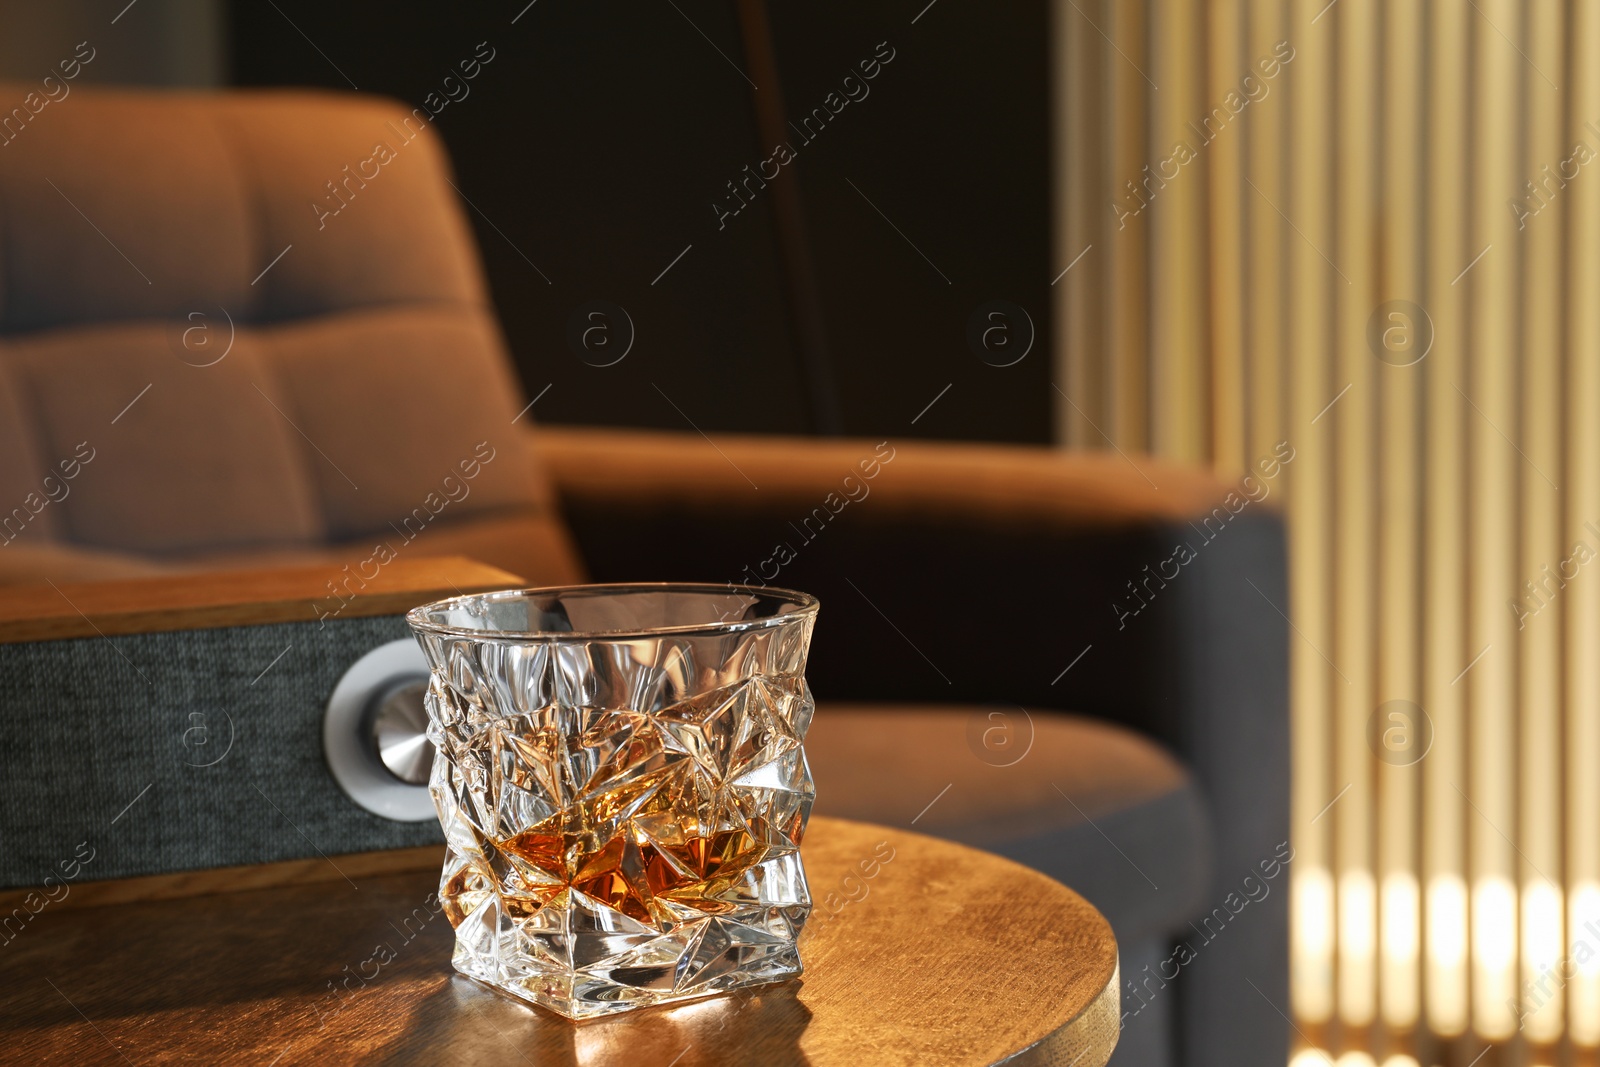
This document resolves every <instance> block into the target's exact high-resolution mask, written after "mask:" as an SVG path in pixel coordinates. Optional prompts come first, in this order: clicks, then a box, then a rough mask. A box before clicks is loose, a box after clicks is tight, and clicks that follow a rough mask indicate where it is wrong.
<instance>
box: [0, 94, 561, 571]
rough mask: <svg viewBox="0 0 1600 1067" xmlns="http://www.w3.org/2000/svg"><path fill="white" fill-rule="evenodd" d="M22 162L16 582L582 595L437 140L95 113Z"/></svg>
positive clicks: (7, 289)
mask: <svg viewBox="0 0 1600 1067" xmlns="http://www.w3.org/2000/svg"><path fill="white" fill-rule="evenodd" d="M14 95H18V96H20V95H21V93H20V92H19V93H17V94H14ZM378 146H384V151H383V152H381V153H379V152H378V151H377V149H378ZM3 152H4V155H3V157H0V449H3V450H4V455H5V456H6V463H5V464H3V465H0V494H4V495H3V496H0V528H3V530H4V536H3V537H0V580H4V581H27V580H38V579H41V578H52V579H54V578H61V577H79V576H91V575H93V576H102V575H104V576H110V575H113V574H131V573H140V572H150V571H159V570H160V569H163V568H167V567H175V566H186V567H192V566H215V565H228V564H235V563H237V564H240V565H247V564H257V563H261V562H270V561H277V560H281V561H284V562H305V561H308V560H314V559H328V560H329V561H331V562H335V563H338V564H342V563H344V562H351V561H354V560H359V559H362V558H364V557H366V556H369V555H371V554H372V552H373V549H374V546H375V544H376V543H377V542H379V541H382V542H384V543H386V544H388V545H389V546H390V547H391V548H392V549H394V550H395V551H397V552H413V553H415V552H430V553H437V552H443V551H466V552H469V553H470V554H472V555H475V556H477V557H479V558H481V559H483V560H485V561H486V562H490V563H494V564H497V565H499V566H502V567H505V568H506V569H508V570H511V571H513V572H515V573H519V574H522V575H523V576H525V577H527V578H528V579H529V580H530V581H536V582H564V581H572V580H576V579H579V578H581V576H582V575H581V570H580V568H579V566H578V563H577V560H576V557H575V555H574V553H573V551H572V548H571V545H570V542H569V540H568V538H567V535H566V532H565V529H564V527H563V525H562V524H561V522H560V520H559V518H558V517H557V516H556V515H555V512H554V506H553V497H552V494H551V493H550V490H549V487H548V484H547V481H546V479H545V478H544V476H543V475H542V473H541V471H540V469H539V466H538V464H537V462H536V461H535V459H534V457H533V454H532V450H531V448H532V446H531V442H530V440H529V437H528V435H527V434H526V433H524V432H522V428H521V427H520V426H515V425H513V419H514V418H515V417H516V416H517V413H518V411H519V409H520V408H521V407H522V401H521V399H520V397H519V393H518V389H517V386H516V383H515V380H514V378H513V376H512V375H511V372H510V368H509V362H508V360H507V359H506V355H505V352H504V345H503V342H502V340H501V338H500V333H499V328H498V326H497V324H496V322H495V318H494V314H493V311H492V309H491V308H490V307H489V305H488V299H487V296H486V294H485V290H484V283H483V279H482V278H481V276H480V272H479V268H478V264H477V257H476V253H475V250H474V249H473V247H472V243H471V238H470V234H469V231H468V229H467V227H466V225H465V222H464V220H463V218H462V215H461V211H460V208H459V206H458V205H457V202H456V198H455V194H454V193H453V191H452V190H451V189H450V186H449V185H448V184H447V183H446V181H445V179H446V177H447V164H446V162H445V159H444V156H443V154H442V152H441V151H440V149H439V146H438V143H437V135H436V134H435V133H434V132H433V131H432V130H431V128H430V127H428V126H427V125H426V124H425V123H422V122H419V121H418V120H416V119H415V118H413V117H411V115H410V114H409V113H408V112H406V111H405V110H404V109H403V108H401V107H400V106H398V105H395V104H391V103H387V102H384V101H376V100H373V99H370V98H362V97H350V96H333V95H322V94H310V93H235V94H227V95H221V96H189V95H182V94H161V95H157V94H147V93H116V92H103V91H92V90H86V89H85V90H78V91H76V92H74V94H73V96H72V100H71V104H70V105H68V106H59V107H52V108H49V109H48V110H47V111H46V112H43V113H41V114H40V116H39V117H38V118H37V119H36V120H35V121H33V122H31V123H29V124H28V126H27V127H26V129H25V131H24V133H23V134H22V135H21V136H19V137H18V138H17V139H16V140H15V141H14V142H12V143H10V144H7V145H6V146H5V148H4V149H3ZM380 157H381V158H382V159H386V160H387V161H386V162H378V161H377V160H378V159H379V158H380ZM368 161H372V162H368ZM347 167H348V168H349V169H348V170H347V169H346V168H347ZM330 183H333V185H330ZM334 185H336V186H337V196H336V193H335V191H334V188H333V186H334ZM335 209H337V211H335ZM280 253H282V257H281V258H277V257H279V254H280ZM275 259H276V260H277V261H276V262H274V260H275ZM269 265H270V269H268V267H269ZM186 330H187V331H188V333H187V334H186V333H185V331H186ZM224 352H225V353H226V354H225V355H223V353H224ZM213 359H216V362H214V363H212V360H213ZM203 364H211V365H203ZM479 442H487V444H486V445H484V446H482V447H481V448H480V447H479ZM75 455H79V456H91V457H92V458H90V459H89V460H88V462H86V463H83V464H81V466H80V467H79V468H78V469H77V470H76V471H75V475H76V476H75V477H73V478H72V479H71V480H70V481H69V480H65V479H64V478H63V477H62V473H63V472H62V471H61V470H59V469H58V468H59V467H60V465H61V464H62V463H63V462H71V461H72V460H73V458H74V456H75ZM486 456H489V457H492V458H491V459H489V460H488V461H487V462H484V461H483V460H484V458H485V457H486ZM464 463H465V464H467V465H468V468H467V469H469V470H472V471H473V472H474V477H472V478H470V479H467V478H465V477H464V476H463V470H462V465H463V464H464ZM47 477H48V478H49V479H50V480H49V481H48V482H47V481H46V478H47ZM418 531H421V534H420V536H419V535H418ZM24 546H32V549H33V550H32V551H29V552H23V551H22V550H23V548H24ZM8 553H9V554H10V555H9V556H8Z"/></svg>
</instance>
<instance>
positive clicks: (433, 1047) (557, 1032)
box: [375, 975, 811, 1067]
mask: <svg viewBox="0 0 1600 1067" xmlns="http://www.w3.org/2000/svg"><path fill="white" fill-rule="evenodd" d="M801 988H802V985H801V982H800V981H791V982H782V983H777V984H774V985H769V986H759V987H755V988H752V989H749V990H745V991H741V992H738V993H733V994H729V995H727V996H720V997H708V998H706V999H705V1000H697V1001H693V1002H691V1003H688V1004H679V1005H676V1006H674V1007H670V1008H641V1009H639V1010H637V1011H631V1012H625V1013H623V1014H621V1015H616V1016H611V1017H609V1018H604V1019H596V1020H594V1021H592V1022H585V1023H572V1022H569V1021H567V1020H566V1019H563V1018H561V1017H560V1016H558V1015H555V1014H554V1013H552V1012H547V1011H545V1010H543V1009H541V1008H535V1007H532V1006H529V1005H524V1004H523V1003H521V1002H520V1001H517V1000H514V999H513V998H511V997H508V996H504V995H502V994H499V993H495V992H492V991H490V990H489V989H488V988H486V987H485V986H482V985H480V984H478V983H477V982H474V981H472V980H471V979H469V978H463V977H461V976H459V975H455V976H452V977H451V978H450V979H449V980H447V981H445V982H442V983H441V984H440V985H439V986H438V988H437V989H435V990H434V991H433V992H432V993H429V994H428V995H427V996H426V997H425V998H423V1000H422V1001H421V1002H420V1003H417V1004H416V1005H415V1006H414V1007H413V1009H412V1011H411V1012H410V1016H411V1018H410V1025H409V1026H408V1027H407V1028H406V1029H405V1030H404V1031H403V1032H401V1033H399V1034H396V1035H395V1036H394V1037H393V1038H392V1039H391V1040H390V1041H389V1042H388V1043H387V1047H385V1048H384V1049H382V1050H381V1052H380V1053H378V1055H377V1056H376V1057H375V1058H377V1059H381V1060H382V1062H385V1063H391V1062H392V1063H414V1064H423V1063H430V1064H431V1063H439V1062H443V1061H442V1060H441V1058H440V1057H441V1053H445V1052H446V1051H447V1052H448V1056H447V1059H448V1062H450V1063H457V1064H474V1063H483V1064H489V1063H493V1064H496V1065H505V1064H514V1063H518V1062H526V1063H532V1064H537V1065H538V1067H612V1065H618V1067H668V1065H669V1064H670V1065H671V1067H713V1065H715V1067H727V1065H731V1064H751V1065H760V1067H808V1065H809V1063H810V1061H809V1060H808V1059H807V1058H806V1055H805V1053H804V1052H802V1051H801V1049H800V1037H801V1035H802V1034H803V1033H804V1032H805V1029H806V1026H807V1025H808V1024H809V1023H810V1022H811V1011H810V1009H809V1008H807V1007H806V1006H805V1005H804V1004H802V1003H801V1002H800V999H799V993H800V990H801Z"/></svg>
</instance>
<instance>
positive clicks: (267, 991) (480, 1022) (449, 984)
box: [0, 818, 1118, 1067]
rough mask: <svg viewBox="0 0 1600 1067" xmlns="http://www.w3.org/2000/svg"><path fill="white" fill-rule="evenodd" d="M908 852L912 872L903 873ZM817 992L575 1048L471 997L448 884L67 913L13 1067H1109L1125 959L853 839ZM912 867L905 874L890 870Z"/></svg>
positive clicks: (977, 871) (839, 855)
mask: <svg viewBox="0 0 1600 1067" xmlns="http://www.w3.org/2000/svg"><path fill="white" fill-rule="evenodd" d="M889 850H892V855H891V854H890V851H889ZM803 852H804V855H805V860H806V866H807V874H808V880H809V882H810V884H811V889H812V894H813V897H814V899H815V901H816V910H815V911H814V913H813V915H812V919H811V922H810V923H809V924H808V926H807V927H806V931H805V933H804V934H803V935H802V939H801V943H800V944H801V955H802V957H803V959H804V961H805V966H806V974H805V977H804V978H803V979H800V980H797V981H790V982H783V983H779V984H776V985H769V986H764V987H758V988H755V989H750V990H745V991H741V992H740V993H737V994H734V995H731V996H726V997H716V998H711V999H707V1000H702V1001H696V1002H693V1003H689V1004H683V1005H678V1006H674V1007H668V1008H655V1009H643V1010H640V1011H636V1012H632V1013H628V1014H625V1015H623V1016H619V1017H613V1018H609V1019H601V1020H597V1021H594V1022H590V1023H584V1024H573V1023H570V1022H567V1021H566V1020H564V1019H561V1018H559V1017H558V1016H555V1015H553V1014H550V1013H547V1012H544V1011H542V1010H540V1009H538V1008H533V1007H530V1006H527V1005H525V1004H523V1003H522V1002H521V1001H517V1000H514V999H512V998H510V997H506V996H503V995H501V994H498V993H495V992H492V991H490V990H489V989H487V988H486V987H484V986H481V985H479V984H477V983H475V982H473V981H471V980H469V979H466V978H463V977H461V976H459V975H456V974H455V973H454V972H453V971H452V970H451V969H450V965H449V958H450V949H451V945H452V942H453V935H452V931H451V929H450V926H449V924H448V922H447V921H446V920H445V918H444V917H443V915H441V914H437V913H435V912H434V911H433V907H434V905H433V904H432V901H433V900H434V897H433V895H432V891H433V890H434V889H435V887H436V884H437V876H436V875H435V874H434V873H433V872H431V871H428V872H423V871H413V872H405V873H388V874H375V875H370V876H367V877H357V878H356V879H355V883H356V886H357V888H355V889H352V888H350V886H348V885H346V884H344V883H343V882H342V881H340V882H327V883H321V884H313V885H290V886H278V887H275V888H270V889H249V890H244V891H241V892H233V893H220V894H216V895H213V896H204V897H190V898H187V899H183V900H161V901H148V902H142V903H132V904H123V905H118V906H113V907H98V908H81V909H79V910H76V911H72V910H63V911H54V912H53V911H48V910H47V911H45V912H43V913H41V914H40V915H39V916H38V918H37V919H35V920H34V921H33V922H31V923H30V924H29V925H28V926H27V928H26V929H25V930H23V931H22V933H21V934H20V935H18V936H17V937H16V938H15V939H14V940H13V941H11V942H10V943H9V944H7V945H5V946H4V947H3V948H0V1062H5V1063H36V1062H44V1061H48V1062H58V1061H60V1062H73V1063H120V1062H123V1058H126V1060H127V1061H128V1062H131V1063H138V1064H153V1063H177V1062H198V1063H233V1062H238V1063H262V1064H267V1063H276V1064H278V1065H280V1067H289V1065H291V1064H320V1063H406V1064H436V1063H451V1064H495V1065H506V1064H519V1063H521V1064H538V1065H539V1067H578V1065H580V1064H581V1065H583V1067H609V1065H613V1064H619V1065H622V1064H625V1065H627V1067H667V1065H668V1064H671V1065H673V1067H713V1065H716V1067H724V1065H744V1064H749V1065H760V1067H787V1065H802V1064H804V1065H810V1067H834V1065H850V1067H854V1065H858V1064H867V1063H870V1064H877V1065H886V1067H900V1065H904V1067H913V1065H915V1067H926V1065H943V1067H968V1065H971V1067H978V1065H987V1064H995V1063H999V1062H1001V1061H1004V1062H1005V1063H1007V1064H1008V1067H1068V1065H1073V1067H1102V1065H1103V1064H1105V1062H1106V1060H1107V1059H1108V1058H1109V1057H1110V1055H1111V1050H1112V1047H1113V1046H1114V1045H1115V1044H1116V1039H1117V1032H1118V1031H1117V1027H1118V1018H1117V1016H1118V994H1117V947H1116V942H1115V940H1114V939H1113V937H1112V934H1111V930H1110V927H1109V926H1108V925H1107V924H1106V922H1105V920H1104V919H1103V918H1102V917H1101V916H1100V914H1099V913H1098V912H1097V911H1095V910H1094V908H1092V907H1091V906H1090V905H1089V904H1088V903H1087V902H1086V901H1084V900H1083V898H1082V897H1079V896H1078V895H1077V894H1076V893H1074V892H1072V891H1071V890H1070V889H1067V888H1066V887H1064V886H1062V885H1060V884H1059V883H1057V882H1054V881H1051V880H1050V879H1048V878H1046V877H1044V876H1043V875H1041V874H1038V873H1035V872H1033V871H1030V870H1028V869H1027V868H1024V867H1021V866H1019V865H1017V864H1014V863H1012V862H1010V861H1009V860H1004V859H1000V858H998V857H995V856H991V855H988V854H987V853H982V852H977V851H975V850H972V849H968V848H964V847H962V846H960V845H954V844H949V843H947V842H942V841H935V840H933V839H932V838H927V837H923V836H921V835H919V834H913V833H907V832H905V831H901V830H893V829H888V828H884V827H877V826H870V825H867V824H862V823H852V822H845V821H842V820H837V819H826V818H817V819H814V820H812V824H811V828H810V832H809V834H808V836H807V839H806V842H805V845H804V850H803ZM886 856H887V857H888V858H887V859H885V858H884V857H886Z"/></svg>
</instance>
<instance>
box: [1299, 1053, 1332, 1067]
mask: <svg viewBox="0 0 1600 1067" xmlns="http://www.w3.org/2000/svg"><path fill="white" fill-rule="evenodd" d="M1332 1062H1333V1057H1332V1056H1330V1055H1328V1054H1327V1053H1326V1052H1319V1051H1317V1050H1316V1049H1310V1048H1303V1049H1301V1050H1300V1051H1299V1052H1296V1053H1295V1054H1294V1056H1293V1058H1291V1059H1290V1060H1289V1067H1328V1064H1330V1063H1332Z"/></svg>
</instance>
